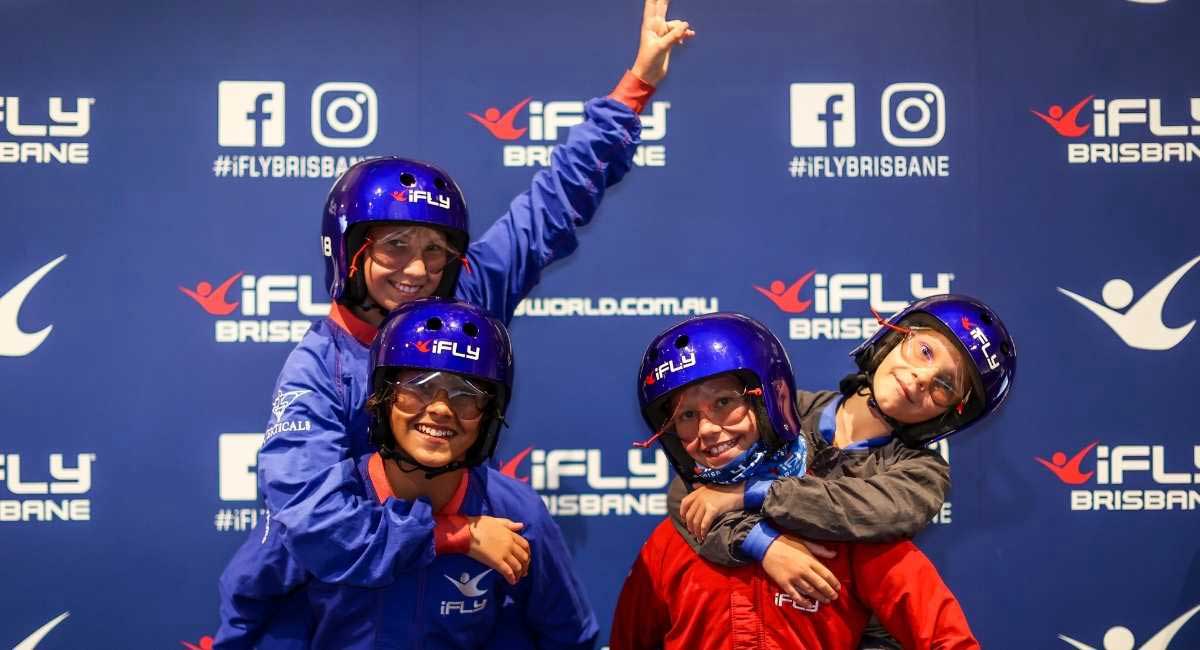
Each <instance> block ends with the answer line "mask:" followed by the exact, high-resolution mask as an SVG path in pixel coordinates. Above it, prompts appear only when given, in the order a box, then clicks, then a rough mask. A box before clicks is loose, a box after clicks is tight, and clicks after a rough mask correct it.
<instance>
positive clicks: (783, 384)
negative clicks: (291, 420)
mask: <svg viewBox="0 0 1200 650" xmlns="http://www.w3.org/2000/svg"><path fill="white" fill-rule="evenodd" d="M729 373H732V374H734V375H736V376H738V377H739V378H740V379H742V381H743V382H744V383H745V384H746V387H747V388H748V389H749V390H748V391H747V392H748V393H750V394H753V395H758V399H760V400H761V405H762V407H763V409H764V410H765V411H766V416H767V421H768V422H769V423H770V427H769V428H770V431H767V430H765V428H764V427H761V426H760V432H761V433H762V434H765V435H763V436H762V438H763V439H764V441H765V442H767V444H768V445H769V446H771V447H778V446H780V445H782V444H784V443H786V442H790V441H792V440H794V439H796V438H797V437H798V436H800V417H799V415H798V414H797V412H796V386H795V380H794V379H793V375H792V364H791V362H790V361H789V360H788V357H787V352H785V351H784V349H783V345H782V344H781V343H780V342H779V339H778V338H776V337H775V335H774V334H772V333H771V331H770V330H768V329H767V328H766V327H764V326H763V325H762V324H761V323H759V322H758V321H756V320H754V319H752V318H750V317H748V316H743V315H742V314H734V313H719V314H708V315H705V316H696V317H695V318H690V319H688V320H685V321H683V322H682V323H679V324H677V325H674V326H672V327H670V328H668V329H667V330H666V331H664V332H663V333H662V334H659V335H658V336H657V337H655V338H654V340H653V341H652V342H651V343H650V346H649V347H648V348H647V349H646V353H645V355H643V357H642V364H641V368H640V369H639V370H638V378H637V391H638V403H639V405H640V406H641V410H642V416H643V417H644V418H645V419H646V425H647V426H649V427H650V430H651V431H652V432H655V437H656V438H658V440H659V442H660V443H661V444H662V445H663V449H664V450H665V451H666V452H667V456H668V458H670V459H671V462H672V463H673V464H674V465H675V469H676V471H678V472H679V473H680V475H681V476H683V477H685V478H687V477H692V476H693V475H694V474H695V463H694V461H693V460H692V459H691V457H690V456H688V454H687V453H686V452H684V451H683V449H682V447H681V446H680V444H679V442H678V439H677V438H676V437H675V436H663V435H661V434H662V433H665V432H664V431H663V424H664V422H666V420H667V418H668V417H670V413H669V406H670V405H669V402H670V399H669V398H670V396H671V395H672V394H674V393H675V392H676V391H678V390H680V389H682V388H685V387H687V386H689V385H691V384H694V383H696V382H699V381H702V380H705V379H708V378H710V377H715V376H717V375H724V374H729Z"/></svg>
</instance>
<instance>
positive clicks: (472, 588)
mask: <svg viewBox="0 0 1200 650" xmlns="http://www.w3.org/2000/svg"><path fill="white" fill-rule="evenodd" d="M491 572H492V570H491V569H488V570H487V571H484V572H483V573H480V574H479V575H477V576H475V577H471V575H470V574H469V573H463V574H462V575H461V576H460V577H458V578H451V577H450V576H448V575H444V574H443V576H442V577H443V578H445V579H447V580H449V581H450V584H452V585H454V588H455V589H458V591H459V593H461V594H462V595H464V596H466V597H468V598H478V597H480V596H484V595H486V594H487V589H480V588H479V581H480V580H483V579H484V577H485V576H487V574H489V573H491Z"/></svg>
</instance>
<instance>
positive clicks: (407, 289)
mask: <svg viewBox="0 0 1200 650" xmlns="http://www.w3.org/2000/svg"><path fill="white" fill-rule="evenodd" d="M391 285H392V288H394V289H395V290H396V291H399V292H400V293H403V294H409V295H412V294H414V293H418V292H420V291H421V287H419V286H414V285H411V284H399V283H396V282H392V283H391Z"/></svg>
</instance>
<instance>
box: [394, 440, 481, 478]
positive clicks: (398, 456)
mask: <svg viewBox="0 0 1200 650" xmlns="http://www.w3.org/2000/svg"><path fill="white" fill-rule="evenodd" d="M379 455H380V456H382V457H383V458H384V459H385V460H390V461H392V462H393V463H395V464H396V467H397V468H398V469H399V470H400V471H401V472H404V473H405V474H411V473H412V472H415V471H417V470H421V471H423V472H425V478H426V479H431V478H434V477H437V476H441V475H442V474H446V473H448V472H453V471H454V470H457V469H461V468H463V467H466V466H467V463H466V462H465V461H462V460H456V461H453V462H451V463H449V464H446V465H442V466H441V467H430V466H429V465H425V464H422V463H421V462H419V461H417V459H415V458H413V457H412V456H409V455H408V454H406V453H404V451H403V450H400V449H393V448H391V447H380V448H379ZM405 463H407V464H409V465H411V466H412V467H405V466H404V465H405Z"/></svg>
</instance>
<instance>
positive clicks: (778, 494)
mask: <svg viewBox="0 0 1200 650" xmlns="http://www.w3.org/2000/svg"><path fill="white" fill-rule="evenodd" d="M881 456H883V458H881V460H883V463H882V469H881V471H879V472H878V473H875V474H872V475H870V476H866V477H864V478H858V477H853V476H842V477H839V478H836V479H822V478H818V477H816V476H812V475H805V476H802V477H790V478H784V479H779V480H776V481H775V482H774V483H773V484H772V485H771V489H770V490H769V491H768V492H767V498H766V500H764V501H763V507H762V514H764V515H765V516H767V517H768V518H770V519H771V520H772V521H774V522H775V524H776V525H777V526H778V527H779V528H780V529H781V530H783V531H785V532H788V533H793V534H795V535H797V536H799V537H803V538H805V539H812V540H824V541H839V542H890V541H895V540H897V539H901V538H907V537H912V536H913V535H915V534H916V533H918V532H919V531H920V530H921V529H922V528H924V527H925V526H926V525H928V524H929V522H930V520H932V519H933V516H934V515H935V514H937V512H938V510H939V509H940V508H941V507H942V503H943V502H944V501H945V500H946V491H947V490H948V489H949V488H950V466H949V465H947V464H946V461H944V460H942V458H941V456H939V455H937V454H936V453H935V452H933V451H930V450H928V449H910V448H908V447H905V446H903V445H901V444H900V443H898V442H893V443H892V444H890V445H889V446H888V448H887V449H886V451H884V452H883V454H881ZM739 543H740V540H739Z"/></svg>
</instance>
